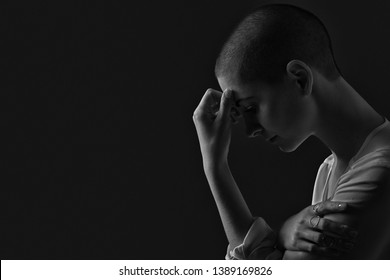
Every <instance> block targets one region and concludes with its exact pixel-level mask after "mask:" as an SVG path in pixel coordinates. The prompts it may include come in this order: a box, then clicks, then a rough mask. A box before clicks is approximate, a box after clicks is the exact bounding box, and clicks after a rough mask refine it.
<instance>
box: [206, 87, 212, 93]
mask: <svg viewBox="0 0 390 280" xmlns="http://www.w3.org/2000/svg"><path fill="white" fill-rule="evenodd" d="M213 91H214V90H213V89H212V88H208V89H207V90H206V93H205V94H211V93H212V92H213Z"/></svg>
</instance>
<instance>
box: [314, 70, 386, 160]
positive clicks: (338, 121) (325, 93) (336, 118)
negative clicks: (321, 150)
mask: <svg viewBox="0 0 390 280" xmlns="http://www.w3.org/2000/svg"><path fill="white" fill-rule="evenodd" d="M317 85H318V86H317V90H316V93H317V94H316V97H315V98H316V102H317V105H318V117H317V120H316V129H315V131H314V133H313V134H314V135H315V136H317V137H318V138H319V139H321V140H322V142H323V143H324V144H325V145H326V146H327V147H328V148H329V149H330V150H331V151H332V153H333V154H334V155H335V156H336V159H337V161H338V162H344V163H346V164H347V163H348V162H349V161H350V159H351V158H352V157H353V156H354V155H356V153H357V152H358V151H359V149H360V147H361V146H362V144H363V143H364V140H365V139H366V137H367V136H368V134H369V133H370V132H371V131H372V130H373V129H374V128H376V127H377V126H379V125H380V124H382V123H383V117H382V116H381V115H380V114H378V113H377V112H376V111H375V110H374V109H373V108H372V107H371V106H370V105H369V104H368V103H367V102H366V101H365V100H364V99H363V98H362V97H361V96H360V95H359V94H358V93H357V92H356V91H355V90H354V89H353V88H352V87H351V86H350V85H349V84H348V83H347V82H346V81H345V80H344V79H343V78H339V79H338V80H337V81H334V82H329V81H326V80H320V81H319V82H318V83H317Z"/></svg>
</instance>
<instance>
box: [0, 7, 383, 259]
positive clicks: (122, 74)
mask: <svg viewBox="0 0 390 280" xmlns="http://www.w3.org/2000/svg"><path fill="white" fill-rule="evenodd" d="M51 2H55V4H53V3H51ZM162 2H164V3H162ZM266 2H267V3H269V2H276V1H228V2H227V1H219V0H218V1H180V2H178V1H175V2H167V1H154V2H151V1H142V2H141V1H140V2H136V1H127V2H126V3H127V4H124V3H115V2H112V1H110V2H109V1H107V2H106V3H104V2H102V1H88V2H83V4H82V3H78V4H74V3H70V2H66V1H63V2H59V1H34V3H31V4H29V5H25V4H21V3H19V2H17V1H13V3H12V4H8V5H7V4H2V8H1V16H0V18H1V20H0V25H1V29H2V34H5V36H2V40H1V42H0V46H1V48H2V49H3V51H2V55H1V56H2V57H3V58H2V59H1V65H2V67H1V69H2V70H1V71H2V73H1V74H2V77H3V79H2V80H3V83H2V85H1V96H2V99H3V98H4V100H5V102H1V103H2V107H3V109H2V110H1V120H0V122H1V126H2V127H3V128H4V129H3V134H2V136H3V137H2V138H3V139H5V140H6V144H3V148H4V149H2V150H3V152H2V156H1V161H0V162H1V164H2V170H4V171H5V172H4V175H3V176H2V177H3V179H4V180H2V181H3V183H2V184H1V192H2V194H1V196H0V197H1V207H2V211H1V212H2V214H1V250H0V254H1V258H2V259H222V258H224V255H225V251H226V245H227V240H226V237H225V235H224V232H223V229H222V225H221V222H220V220H219V216H218V213H217V209H216V207H215V204H214V201H213V198H212V196H211V192H210V190H209V187H208V184H207V182H206V179H205V176H204V174H203V168H202V164H201V154H200V150H199V146H198V140H197V136H196V131H195V128H194V125H193V123H192V113H193V111H194V109H195V108H196V106H197V104H198V102H199V101H200V98H201V96H202V95H203V93H204V92H205V90H206V89H207V88H209V87H213V88H216V89H218V83H217V81H216V79H215V77H214V73H213V68H214V61H215V58H216V56H217V53H218V51H219V49H220V47H221V45H222V43H223V42H224V40H225V39H226V37H227V36H228V34H229V33H230V32H231V30H232V28H233V27H234V26H235V25H236V24H237V23H238V21H239V20H240V19H241V18H242V16H243V15H244V13H245V12H246V11H247V10H248V9H249V8H250V7H252V6H253V5H255V4H258V3H266ZM278 2H280V1H278ZM282 2H283V3H292V4H297V5H299V6H301V7H303V8H306V9H309V10H311V11H312V12H314V13H315V14H317V15H318V16H319V17H320V18H321V19H322V20H323V21H324V23H325V24H326V26H327V27H328V29H329V33H330V34H331V37H332V40H333V46H334V50H335V56H336V60H337V62H338V64H339V66H340V68H341V70H342V72H343V74H344V77H345V78H346V80H347V81H349V82H350V84H351V85H352V86H353V87H354V88H355V89H357V91H358V92H359V93H361V95H362V96H363V97H364V98H365V99H366V100H367V101H368V102H369V103H370V104H371V105H372V106H373V107H374V108H376V109H377V111H378V112H380V113H381V114H383V115H385V116H386V117H387V118H389V117H390V108H389V104H388V103H389V99H390V98H389V92H388V80H389V71H388V69H389V67H388V65H389V64H390V55H389V52H388V50H389V49H390V36H389V29H388V26H390V17H388V14H389V11H390V4H389V2H388V1H370V2H367V1H360V2H359V1H336V0H334V1H329V0H327V1H325V0H324V1H309V0H307V1H282ZM3 31H4V32H3ZM4 105H5V106H4ZM346 106H347V104H346ZM329 154H330V151H329V150H327V148H326V147H325V146H324V145H323V144H322V143H320V142H319V141H318V140H317V139H314V138H309V139H308V140H307V141H306V142H305V143H304V144H303V145H302V146H301V147H300V148H299V149H298V150H297V151H296V152H294V153H291V154H285V153H282V152H280V151H279V150H278V148H277V147H274V146H271V145H269V144H267V143H265V141H264V140H262V139H260V138H255V139H248V138H246V137H245V134H244V129H243V127H242V125H241V124H240V125H238V126H237V127H236V128H235V129H234V132H233V140H232V147H231V153H230V159H231V160H230V162H231V169H232V172H233V174H234V175H235V178H236V181H237V182H238V184H239V186H240V187H241V189H242V192H243V194H244V196H245V198H246V199H247V202H248V204H249V206H250V208H251V209H252V212H253V214H254V215H259V216H263V217H264V218H265V219H266V220H267V221H268V222H269V224H270V225H272V226H273V227H276V228H277V227H278V226H279V224H280V223H281V222H282V221H283V220H284V219H286V218H287V217H289V216H291V215H292V214H294V213H296V212H297V211H299V210H300V209H302V208H304V207H306V206H307V205H309V204H310V203H311V191H312V187H313V184H314V179H315V176H316V172H317V169H318V167H319V165H320V164H321V163H322V161H323V159H324V158H325V157H326V156H327V155H329Z"/></svg>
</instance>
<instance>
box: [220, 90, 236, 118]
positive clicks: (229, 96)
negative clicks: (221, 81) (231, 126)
mask: <svg viewBox="0 0 390 280" xmlns="http://www.w3.org/2000/svg"><path fill="white" fill-rule="evenodd" d="M232 104H233V92H232V91H231V90H229V89H226V90H225V91H224V92H223V94H222V97H221V104H220V107H219V112H218V116H219V118H220V119H221V120H226V119H228V116H230V112H231V108H232Z"/></svg>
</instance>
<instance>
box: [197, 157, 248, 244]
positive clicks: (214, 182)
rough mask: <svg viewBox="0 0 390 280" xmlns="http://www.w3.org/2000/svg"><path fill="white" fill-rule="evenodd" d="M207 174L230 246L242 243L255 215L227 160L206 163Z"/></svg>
mask: <svg viewBox="0 0 390 280" xmlns="http://www.w3.org/2000/svg"><path fill="white" fill-rule="evenodd" d="M204 169H205V174H206V177H207V180H208V182H209V185H210V189H211V192H212V194H213V197H214V200H215V202H216V204H217V208H218V212H219V215H220V217H221V221H222V224H223V227H224V230H225V233H226V237H227V239H228V241H229V244H230V246H232V247H236V246H238V245H240V244H241V243H242V242H243V240H244V237H245V235H246V233H247V232H248V229H249V228H250V226H251V224H252V222H253V217H252V214H251V212H250V210H249V208H248V206H247V204H246V202H245V200H244V198H243V196H242V194H241V192H240V190H239V188H238V186H237V184H236V182H235V180H234V178H233V176H232V174H231V172H230V169H229V166H228V163H227V162H224V163H220V164H207V163H206V164H205V165H204Z"/></svg>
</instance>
